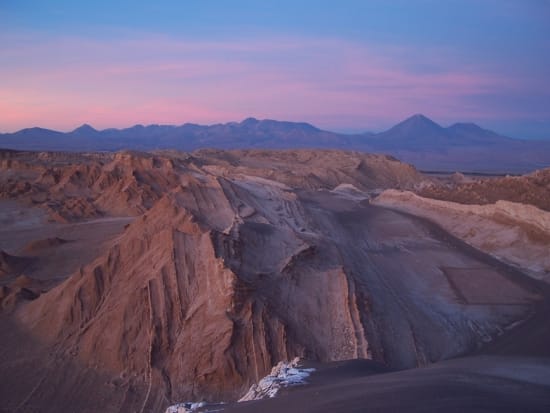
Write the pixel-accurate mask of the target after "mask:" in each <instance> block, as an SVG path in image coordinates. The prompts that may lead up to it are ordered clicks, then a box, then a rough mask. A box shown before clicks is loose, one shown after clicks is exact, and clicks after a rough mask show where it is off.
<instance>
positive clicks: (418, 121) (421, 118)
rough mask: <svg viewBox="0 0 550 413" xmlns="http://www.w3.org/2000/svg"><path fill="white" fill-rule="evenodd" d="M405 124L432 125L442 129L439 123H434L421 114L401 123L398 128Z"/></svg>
mask: <svg viewBox="0 0 550 413" xmlns="http://www.w3.org/2000/svg"><path fill="white" fill-rule="evenodd" d="M403 124H415V125H430V126H437V127H439V128H440V127H441V126H440V125H439V124H438V123H436V122H434V121H433V120H431V119H430V118H428V117H427V116H424V115H423V114H421V113H417V114H415V115H412V116H411V117H409V118H407V119H405V120H404V121H403V122H401V123H399V124H398V125H396V126H399V125H403Z"/></svg>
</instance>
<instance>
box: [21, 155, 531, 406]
mask: <svg viewBox="0 0 550 413" xmlns="http://www.w3.org/2000/svg"><path fill="white" fill-rule="evenodd" d="M329 161H331V162H332V163H331V164H329V163H328V162H329ZM94 162H95V161H94ZM308 163H310V166H309V169H308V167H307V164H308ZM294 166H296V168H294ZM70 168H72V167H70ZM71 171H72V172H70V173H69V172H63V171H61V176H66V174H68V175H69V176H70V178H68V179H65V178H63V179H61V178H60V179H57V180H54V182H56V183H54V184H52V186H51V187H49V188H50V189H51V190H52V191H53V192H54V193H55V188H61V187H63V188H65V189H64V190H67V191H68V188H69V187H70V188H72V185H73V184H74V185H75V186H76V188H80V189H79V191H80V190H81V191H84V192H86V191H89V194H91V195H89V197H90V199H91V201H90V202H91V203H92V204H93V205H94V207H96V208H99V207H100V206H101V208H103V209H102V214H106V213H112V214H120V213H122V212H124V213H130V212H131V213H132V214H138V216H137V217H136V218H135V219H134V220H133V221H132V222H131V223H130V224H129V225H128V226H127V227H126V229H125V230H124V232H123V233H122V234H121V235H120V236H118V237H117V238H115V239H114V240H112V241H111V242H110V243H109V245H108V246H107V248H106V249H105V251H104V253H103V254H101V255H100V256H99V257H98V258H97V259H95V260H94V261H93V262H92V263H90V264H88V265H86V266H83V267H82V268H81V269H80V270H79V271H77V272H76V273H74V274H72V275H71V276H70V277H69V278H68V279H67V280H66V281H64V282H63V283H61V284H59V285H58V286H57V287H55V288H53V289H52V290H50V291H48V292H47V293H44V294H42V295H41V296H40V297H38V298H37V299H35V300H33V301H30V302H27V303H24V304H22V305H20V306H19V307H18V308H17V311H16V313H15V316H16V318H17V320H18V322H19V323H20V324H21V325H22V326H24V328H25V329H26V330H27V331H29V332H31V333H32V334H33V335H34V336H35V337H39V338H40V339H41V340H44V341H45V342H46V343H50V344H51V345H52V346H53V347H52V348H53V349H54V350H52V353H53V354H55V357H56V358H57V359H64V360H65V359H66V360H70V361H71V362H73V363H76V364H77V365H84V366H87V367H89V368H90V369H92V370H94V371H100V372H103V373H105V374H108V375H111V377H113V379H112V381H111V382H110V383H112V384H113V392H117V391H118V392H122V391H123V390H122V389H124V391H125V392H126V396H125V398H124V401H123V402H120V403H121V404H119V405H118V406H119V407H118V408H119V410H120V411H124V410H125V409H126V411H128V410H129V409H130V410H131V409H134V410H137V411H140V410H141V411H151V410H158V411H160V410H161V409H162V408H163V407H166V406H167V405H168V404H170V403H173V402H177V401H181V400H189V399H195V400H198V399H203V398H204V399H208V400H230V399H236V398H238V397H239V396H240V395H242V394H243V393H244V392H245V391H246V390H247V389H248V388H249V386H250V384H252V383H254V382H257V381H258V380H259V379H260V378H261V377H263V376H265V374H266V373H267V372H269V370H270V369H271V367H272V366H273V365H275V364H276V363H277V362H279V361H281V360H290V359H292V358H294V357H295V356H301V357H306V358H310V359H315V360H321V361H331V360H343V359H350V358H373V359H376V360H379V361H381V362H384V363H386V364H388V365H389V366H391V367H396V368H406V367H413V366H417V365H423V364H426V363H429V362H432V361H436V360H440V359H443V358H448V357H452V356H456V355H459V354H462V353H464V352H465V351H468V350H471V349H474V348H476V347H477V346H478V345H479V344H480V343H481V342H482V341H483V340H487V339H490V338H491V337H494V336H495V335H497V334H499V333H500V332H501V331H502V329H504V328H506V327H507V326H508V325H510V324H512V323H514V322H516V321H517V320H520V319H522V318H524V317H526V316H528V315H529V313H530V310H531V306H532V304H533V303H534V302H535V301H536V300H537V299H538V298H539V297H538V295H537V293H536V291H535V289H534V287H533V286H532V285H530V284H529V283H528V282H523V279H522V278H521V276H520V275H518V274H516V273H514V272H513V271H512V270H510V269H508V268H504V267H499V265H497V264H495V263H493V262H492V261H491V260H490V259H488V258H486V257H484V256H482V257H481V258H480V257H479V256H477V255H476V254H473V253H471V252H470V251H469V250H468V249H465V248H463V247H462V246H461V245H460V244H456V243H455V241H452V242H451V241H448V240H447V239H446V238H445V235H442V234H441V233H440V232H438V231H440V230H438V229H436V228H432V227H431V226H429V225H427V224H425V223H424V222H423V221H419V220H416V219H414V218H412V217H407V216H403V215H401V214H397V213H395V212H392V211H390V210H385V209H381V208H376V207H373V206H370V205H369V204H368V203H366V202H365V201H363V200H364V199H365V197H366V193H365V191H368V190H371V189H378V188H384V187H389V186H395V187H412V186H413V185H415V184H416V183H417V182H418V181H419V179H420V178H419V175H418V174H417V173H416V171H414V170H413V169H412V168H411V167H410V166H407V165H403V164H401V163H399V162H398V161H396V160H393V159H388V158H386V157H382V156H374V155H361V154H353V153H340V152H328V151H327V152H325V151H321V152H315V151H303V152H299V153H298V154H296V153H294V152H274V153H272V152H269V153H263V152H242V151H241V152H229V153H227V152H221V151H214V152H201V153H197V154H194V155H193V156H188V155H186V154H166V153H165V154H157V155H155V156H151V155H140V154H122V155H117V156H115V157H114V158H113V159H111V160H110V161H109V162H107V163H105V164H104V165H103V166H101V167H99V169H97V168H95V167H94V168H92V169H90V171H91V172H93V177H92V178H89V177H88V176H87V173H86V174H83V175H81V176H80V178H79V180H78V183H74V179H75V178H74V177H75V176H76V175H75V172H74V170H73V169H71ZM94 171H95V172H94ZM117 171H118V172H117ZM130 171H131V173H130ZM130 176H133V177H134V179H132V178H129V177H130ZM38 179H39V180H40V182H43V179H44V178H43V174H42V175H40V177H39V178H38ZM68 182H73V183H72V184H71V186H69V187H68V186H67V185H69V184H68ZM123 183H124V185H123ZM121 185H123V186H121ZM341 185H343V186H341ZM31 187H33V188H35V190H36V191H38V189H36V188H38V187H36V186H35V185H34V184H33V185H31ZM335 187H338V188H339V189H338V190H336V191H332V189H333V188H335ZM94 188H95V189H94ZM97 188H100V189H101V190H99V189H97ZM131 188H133V189H131ZM342 188H344V189H346V191H343V190H342ZM351 189H353V191H351ZM71 191H72V189H71ZM350 191H351V192H350ZM129 193H131V194H132V195H131V196H130V198H128V197H127V196H128V194H129ZM117 194H119V196H120V202H118V201H116V199H117V198H116V196H117ZM350 194H351V195H350ZM358 194H363V196H359V195H358ZM352 195H353V196H352ZM22 196H25V195H22ZM132 200H134V201H135V203H134V201H132ZM146 201H147V202H146ZM149 203H150V204H149ZM136 206H139V208H137V207H136ZM125 208H127V209H125ZM136 208H137V209H136ZM141 208H142V209H141ZM109 211H110V212H109ZM141 211H143V212H141ZM503 268H504V269H503ZM478 279H482V280H487V282H488V283H493V282H495V283H499V282H502V283H503V284H504V285H505V288H506V295H505V299H504V301H503V299H502V296H500V295H499V294H500V293H498V292H495V291H493V290H491V289H490V288H486V289H480V288H479V285H478V284H476V282H477V281H476V280H478ZM83 371H84V370H83ZM83 374H84V373H83ZM130 389H134V390H133V392H134V394H133V395H132V394H131V390H130ZM136 389H138V390H136ZM136 392H138V393H136Z"/></svg>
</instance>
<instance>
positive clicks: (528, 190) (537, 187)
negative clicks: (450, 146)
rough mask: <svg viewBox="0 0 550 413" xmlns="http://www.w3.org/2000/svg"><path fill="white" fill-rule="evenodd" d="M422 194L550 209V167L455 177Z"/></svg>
mask: <svg viewBox="0 0 550 413" xmlns="http://www.w3.org/2000/svg"><path fill="white" fill-rule="evenodd" d="M418 194H419V195H421V196H423V197H425V198H433V199H439V200H442V201H451V202H456V203H461V204H471V205H487V204H494V203H496V202H497V201H510V202H515V203H520V204H526V205H533V206H536V207H537V208H539V209H542V210H545V211H550V168H546V169H541V170H538V171H535V172H533V173H531V174H529V175H523V176H506V177H502V178H490V179H477V180H474V179H470V180H462V179H461V180H454V182H453V183H452V184H451V185H439V184H434V185H427V186H424V187H423V188H422V189H421V190H420V191H418Z"/></svg>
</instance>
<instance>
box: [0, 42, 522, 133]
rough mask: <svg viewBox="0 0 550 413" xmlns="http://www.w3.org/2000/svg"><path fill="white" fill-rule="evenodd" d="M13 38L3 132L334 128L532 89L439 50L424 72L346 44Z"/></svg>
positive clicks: (5, 71) (445, 111)
mask: <svg viewBox="0 0 550 413" xmlns="http://www.w3.org/2000/svg"><path fill="white" fill-rule="evenodd" d="M11 40H12V41H10V42H3V43H2V45H1V46H0V56H1V57H0V64H1V65H0V111H1V113H2V118H1V123H0V128H1V129H3V130H16V129H19V128H22V127H27V126H31V125H41V126H44V127H52V128H57V129H62V130H67V129H70V128H72V127H74V126H77V125H78V124H80V123H84V122H88V123H91V124H93V125H94V126H96V127H122V126H128V125H131V124H135V123H174V124H180V123H183V122H187V121H189V122H199V123H211V122H221V121H229V120H239V119H242V118H244V117H246V116H257V117H270V118H279V119H289V120H305V121H310V122H314V123H315V124H317V125H319V126H321V127H326V128H338V127H354V126H365V125H367V124H369V122H370V123H372V122H373V120H374V119H377V120H378V121H379V122H381V123H384V122H385V120H388V121H389V120H396V119H399V118H402V117H404V116H408V115H410V114H411V113H416V112H425V113H426V114H428V115H430V116H434V117H435V118H436V119H437V118H438V117H439V118H445V117H448V116H449V113H451V112H452V114H453V116H456V117H459V118H463V119H468V118H469V117H471V116H472V115H476V117H477V118H479V116H480V115H481V116H486V117H491V116H497V115H498V116H502V113H501V112H499V113H496V112H492V111H491V110H490V108H485V107H481V106H477V105H472V106H469V107H467V106H464V105H462V106H461V105H460V104H459V103H458V102H459V101H460V98H461V97H464V96H468V95H471V94H478V93H492V92H497V91H501V90H514V89H520V88H524V87H525V85H524V84H522V83H521V79H513V78H510V77H506V76H503V75H498V76H495V74H494V73H490V72H487V71H484V70H482V69H479V68H475V67H470V68H466V69H464V68H456V67H454V65H448V67H446V66H445V64H444V63H445V59H442V58H441V57H440V55H439V57H437V58H436V60H437V61H436V62H435V63H437V65H438V67H439V68H440V69H439V70H438V71H437V72H435V73H422V72H418V71H415V70H412V69H411V68H410V63H411V62H410V61H407V60H406V59H404V56H405V55H407V53H404V51H403V50H401V49H399V48H393V49H392V48H390V49H389V50H386V49H382V48H380V47H376V46H372V45H363V44H354V43H349V42H345V41H343V40H339V39H312V38H290V37H285V38H265V39H255V40H253V41H240V40H228V41H222V42H213V41H197V40H185V39H184V40H181V39H174V38H166V37H162V36H146V37H140V38H128V37H122V38H121V39H119V40H112V39H110V40H104V41H102V40H97V39H96V40H90V39H77V38H61V39H55V38H52V39H44V40H41V41H38V42H37V41H35V40H34V38H32V39H31V38H26V37H21V38H18V39H11ZM408 55H410V51H409V52H408ZM339 119H340V120H339Z"/></svg>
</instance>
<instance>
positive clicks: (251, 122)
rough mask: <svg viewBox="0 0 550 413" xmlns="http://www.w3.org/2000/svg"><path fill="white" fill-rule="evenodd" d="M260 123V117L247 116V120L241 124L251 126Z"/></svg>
mask: <svg viewBox="0 0 550 413" xmlns="http://www.w3.org/2000/svg"><path fill="white" fill-rule="evenodd" d="M258 123H260V121H259V120H258V119H256V118H253V117H250V118H246V119H245V120H243V121H242V122H241V125H242V126H250V125H256V124H258Z"/></svg>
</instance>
